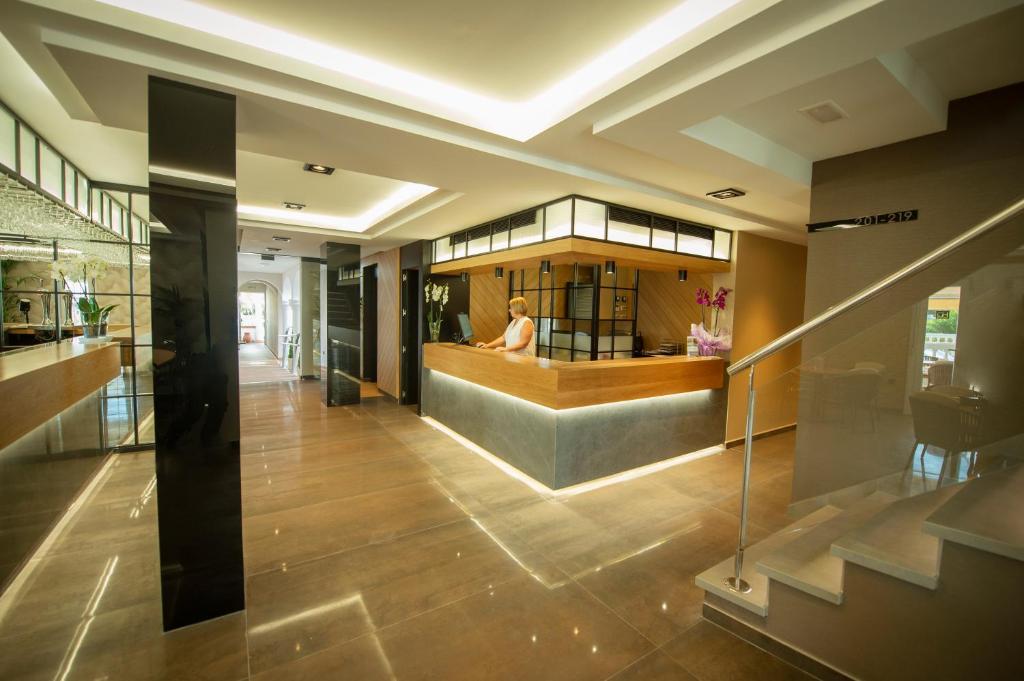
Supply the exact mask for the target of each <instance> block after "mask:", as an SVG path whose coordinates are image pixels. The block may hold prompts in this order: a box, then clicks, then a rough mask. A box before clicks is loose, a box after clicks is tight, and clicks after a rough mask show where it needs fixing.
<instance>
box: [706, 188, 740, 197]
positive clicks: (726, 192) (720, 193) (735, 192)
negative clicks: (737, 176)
mask: <svg viewBox="0 0 1024 681" xmlns="http://www.w3.org/2000/svg"><path fill="white" fill-rule="evenodd" d="M707 195H708V196H710V197H712V198H716V199H735V198H736V197H739V196H746V195H747V193H746V192H745V191H740V190H739V189H734V188H733V187H727V188H725V189H719V190H717V191H713V192H708V194H707Z"/></svg>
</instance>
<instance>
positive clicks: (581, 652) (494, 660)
mask: <svg viewBox="0 0 1024 681" xmlns="http://www.w3.org/2000/svg"><path fill="white" fill-rule="evenodd" d="M651 649H652V648H651V644H650V643H649V642H647V641H646V640H645V639H644V638H643V637H641V636H640V635H639V634H637V633H636V632H635V631H634V630H632V629H631V628H629V627H628V626H626V625H625V624H624V623H623V622H622V621H621V620H620V619H618V618H617V617H615V615H614V614H612V613H611V612H609V611H608V610H607V609H605V608H604V607H603V606H601V605H600V604H599V603H597V602H596V601H594V600H593V599H592V598H591V597H590V596H588V595H587V594H586V592H585V591H583V589H581V588H579V587H578V586H576V585H574V584H571V583H570V584H567V585H565V586H563V587H560V588H556V589H548V588H547V587H545V586H543V585H541V584H540V583H539V582H537V581H536V580H533V579H529V578H518V579H516V580H513V581H511V582H507V583H505V584H501V585H495V587H494V589H490V590H488V591H485V592H482V593H480V594H477V595H475V596H471V597H469V598H465V599H463V600H461V601H458V602H456V603H453V604H451V605H448V606H445V607H443V608H438V609H436V610H432V611H430V612H428V613H426V614H424V615H421V616H419V617H415V618H413V619H410V620H406V621H404V622H400V623H399V624H396V625H394V626H391V627H386V628H384V629H382V630H380V631H378V632H376V633H375V634H369V635H367V636H364V637H362V638H360V639H357V640H355V641H352V642H350V643H346V644H343V645H341V646H335V647H332V648H328V649H326V650H323V651H321V652H318V653H316V654H314V655H310V656H308V657H304V658H302V659H300V660H297V661H296V662H294V663H291V664H288V665H283V666H281V667H279V668H276V669H274V670H271V672H267V673H265V674H264V675H259V676H256V677H255V678H256V679H261V680H262V679H271V678H273V679H280V680H281V681H286V680H288V679H310V678H359V679H388V678H394V679H401V680H402V681H419V680H425V679H445V680H446V681H485V680H491V679H496V680H500V681H504V680H508V681H512V680H522V679H537V680H542V679H559V680H564V681H586V680H594V681H598V680H603V679H607V678H608V677H609V676H611V675H612V674H614V673H616V672H617V671H619V670H621V669H624V668H625V667H627V666H628V665H630V664H631V663H633V662H635V661H636V660H637V659H639V658H640V657H642V656H643V655H644V654H646V653H647V652H649V651H650V650H651Z"/></svg>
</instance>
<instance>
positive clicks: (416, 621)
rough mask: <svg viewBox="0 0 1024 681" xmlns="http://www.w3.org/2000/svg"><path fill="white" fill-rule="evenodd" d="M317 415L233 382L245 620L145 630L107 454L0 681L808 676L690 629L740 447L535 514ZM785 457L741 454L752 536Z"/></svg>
mask: <svg viewBox="0 0 1024 681" xmlns="http://www.w3.org/2000/svg"><path fill="white" fill-rule="evenodd" d="M319 399H320V393H319V385H318V384H317V383H315V382H304V381H289V382H270V383H259V384H252V385H245V386H243V387H242V432H243V436H242V481H243V482H242V484H243V504H244V509H243V511H244V533H245V537H244V539H245V558H246V566H245V567H246V573H247V604H248V607H247V610H246V611H245V612H243V613H236V614H233V615H228V616H226V617H223V618H220V619H218V620H215V621H213V622H208V623H204V624H201V625H197V626H193V627H188V628H186V629H182V630H178V631H175V632H172V633H170V634H162V633H161V632H160V598H159V566H158V558H157V541H156V505H157V499H156V492H155V489H154V477H153V457H152V454H151V453H141V454H122V455H119V456H118V457H116V458H115V459H114V460H113V463H112V465H111V466H110V467H109V468H108V469H106V470H105V471H104V473H103V474H102V475H101V477H100V478H99V479H98V484H97V486H96V489H95V490H94V492H93V493H92V494H91V495H90V496H89V498H88V499H87V501H86V503H84V504H83V506H82V507H81V509H80V510H79V511H78V512H77V513H76V514H75V515H74V516H73V517H72V518H71V520H70V522H69V523H68V525H67V527H65V528H64V529H63V530H62V531H61V532H60V533H59V535H57V536H56V537H55V540H54V541H53V542H52V544H51V545H50V546H49V547H47V549H46V550H45V551H44V552H43V553H41V554H40V557H39V558H38V559H37V560H36V561H35V562H34V563H33V564H32V565H31V566H30V569H28V570H26V571H25V572H24V573H23V575H25V578H24V579H23V580H22V581H21V582H19V583H16V584H15V585H14V586H13V587H12V588H11V589H10V590H9V592H8V594H7V595H6V596H5V597H4V599H3V600H2V601H0V678H2V679H50V680H54V681H65V680H66V679H131V680H133V681H134V680H144V679H211V680H212V679H216V680H219V681H236V680H238V679H246V678H249V679H259V680H261V681H262V680H271V679H272V680H282V681H285V680H288V679H345V680H348V679H352V680H359V681H363V680H365V681H375V680H377V679H381V680H401V681H407V680H417V679H443V680H446V681H449V680H451V681H454V680H460V679H466V680H473V681H487V680H489V679H500V680H529V681H535V680H546V679H558V680H562V679H573V680H574V679H579V680H584V679H595V680H602V679H612V680H614V681H625V680H627V679H628V680H631V681H632V680H636V681H640V680H644V681H659V680H669V679H672V680H675V679H687V680H693V679H699V680H700V681H718V680H720V679H721V680H724V679H765V680H772V679H804V678H808V677H806V676H805V675H804V674H802V673H801V672H799V671H797V670H796V669H794V668H793V667H790V666H789V665H787V664H785V663H783V662H781V661H779V660H778V659H776V658H774V657H772V656H770V655H768V654H767V653H765V652H763V651H761V650H759V649H757V648H755V647H753V646H750V645H749V644H746V643H744V642H742V641H740V640H739V639H736V638H734V637H732V636H731V635H729V634H727V633H726V632H725V631H723V630H722V629H719V628H718V627H716V626H714V625H712V624H709V623H707V622H705V621H703V620H702V619H701V615H700V613H701V602H702V592H701V591H700V590H699V589H697V588H696V587H695V586H694V584H693V578H694V576H695V575H696V574H697V573H699V572H701V571H702V570H704V569H705V568H707V567H709V566H710V565H712V564H714V563H716V562H718V561H720V560H721V559H723V558H724V557H726V556H728V555H729V554H730V552H731V551H732V550H733V546H734V541H735V536H736V532H737V523H738V520H737V516H736V507H737V503H736V494H735V492H736V489H737V487H738V484H739V479H740V470H741V461H740V453H739V452H738V451H735V450H730V451H727V452H725V453H722V454H718V455H714V456H711V457H707V458H704V459H700V460H698V461H694V462H691V463H688V464H684V465H681V466H678V467H675V468H671V469H668V470H665V471H661V472H659V473H656V474H653V475H650V476H647V477H643V478H639V479H634V480H630V481H627V482H622V483H620V484H617V485H614V486H611V487H605V488H602V489H598V490H594V491H591V492H587V493H584V494H580V495H577V496H570V497H560V498H548V497H545V496H542V495H539V494H537V493H535V492H534V491H532V490H531V489H529V488H528V487H526V486H525V485H523V484H522V483H520V482H518V481H516V480H514V479H511V478H509V477H507V476H506V475H505V474H504V473H501V472H500V471H498V470H497V469H496V468H494V467H493V466H492V465H491V464H489V463H487V462H486V461H484V460H483V459H481V458H479V457H478V456H476V455H475V454H473V453H472V452H469V451H467V450H465V449H463V448H462V447H461V446H459V445H458V444H456V443H454V442H453V441H452V440H450V439H449V438H448V437H446V436H445V435H443V434H441V433H439V432H437V431H435V430H434V429H432V428H431V427H429V426H428V425H427V424H425V423H424V422H423V421H421V420H420V419H419V418H417V417H416V416H415V414H414V413H413V412H412V411H410V410H409V409H407V408H404V407H398V406H396V405H395V404H394V402H392V401H390V400H389V399H387V398H376V399H370V400H366V401H364V403H363V404H362V405H360V406H358V407H336V408H333V409H325V408H323V407H321V406H320V402H319ZM792 446H793V439H792V435H791V434H783V435H780V436H776V437H774V438H770V439H766V440H761V441H759V445H758V448H757V451H756V456H755V466H754V469H753V480H754V494H753V496H752V505H753V508H752V511H751V517H752V518H753V519H754V521H755V525H754V527H753V530H752V534H753V535H754V538H755V539H756V538H758V537H760V536H765V535H767V534H769V533H770V532H771V531H773V530H774V529H776V528H777V527H779V526H781V525H782V524H784V523H785V522H786V515H785V509H786V506H787V504H788V502H789V484H790V483H789V481H790V478H791V470H792V455H791V451H792Z"/></svg>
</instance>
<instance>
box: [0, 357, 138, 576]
mask: <svg viewBox="0 0 1024 681" xmlns="http://www.w3.org/2000/svg"><path fill="white" fill-rule="evenodd" d="M120 370H121V362H120V351H119V346H118V344H117V343H96V344H92V343H89V344H86V343H84V342H83V341H82V339H80V338H76V339H74V340H66V341H61V342H59V343H51V344H48V345H41V346H38V347H31V348H26V349H24V350H15V351H12V352H6V353H4V354H2V355H0V391H2V395H3V397H2V398H0V589H2V588H4V587H5V586H6V584H5V583H6V582H7V580H8V579H9V578H10V577H11V575H13V574H14V573H15V571H16V569H17V568H18V566H19V565H21V564H22V563H23V562H24V561H25V560H26V559H27V558H28V556H30V555H31V553H32V551H33V549H34V547H35V546H36V545H37V544H38V543H39V542H40V541H42V540H43V538H44V537H45V536H46V535H47V533H48V532H49V531H50V527H51V525H52V524H53V523H54V522H55V521H56V520H57V519H58V518H60V517H61V515H62V514H63V513H64V511H65V509H66V508H67V507H68V505H69V504H70V503H71V502H72V501H73V500H74V498H75V496H76V495H77V494H78V493H79V490H81V489H82V487H83V485H85V484H86V483H87V482H88V481H89V479H90V478H91V477H92V476H93V475H94V474H95V472H96V470H97V469H98V468H99V466H100V465H101V464H102V462H103V460H104V455H105V454H106V451H107V447H106V444H105V441H104V437H105V436H104V421H103V405H102V400H101V396H100V390H101V389H102V388H103V386H105V385H106V384H107V383H108V382H109V381H111V380H112V379H114V378H116V377H117V376H118V375H119V373H120Z"/></svg>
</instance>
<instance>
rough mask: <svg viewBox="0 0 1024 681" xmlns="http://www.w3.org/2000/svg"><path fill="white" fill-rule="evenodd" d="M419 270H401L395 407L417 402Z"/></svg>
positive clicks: (418, 378) (418, 397)
mask: <svg viewBox="0 0 1024 681" xmlns="http://www.w3.org/2000/svg"><path fill="white" fill-rule="evenodd" d="M421 290H422V289H421V286H420V270H419V268H412V269H406V270H402V338H401V353H400V357H401V359H400V361H401V371H400V372H399V379H400V380H401V385H400V386H399V399H398V403H399V404H419V402H420V360H419V349H420V343H421V336H420V306H419V304H418V303H419V300H420V298H419V297H420V293H421Z"/></svg>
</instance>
